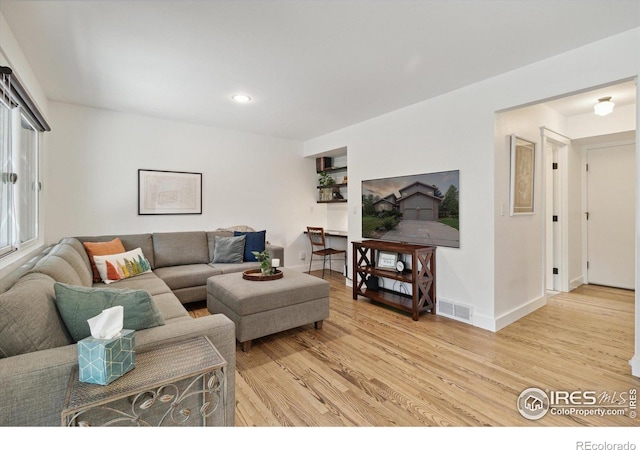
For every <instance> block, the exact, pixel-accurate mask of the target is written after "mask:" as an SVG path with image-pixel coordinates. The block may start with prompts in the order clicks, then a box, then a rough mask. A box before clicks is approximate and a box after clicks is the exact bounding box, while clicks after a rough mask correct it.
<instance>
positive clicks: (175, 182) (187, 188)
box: [138, 169, 202, 216]
mask: <svg viewBox="0 0 640 450" xmlns="http://www.w3.org/2000/svg"><path fill="white" fill-rule="evenodd" d="M176 214H202V173H199V172H176V171H171V170H151V169H138V215H141V216H144V215H176Z"/></svg>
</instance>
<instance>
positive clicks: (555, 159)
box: [541, 127, 571, 292]
mask: <svg viewBox="0 0 640 450" xmlns="http://www.w3.org/2000/svg"><path fill="white" fill-rule="evenodd" d="M541 141H542V149H543V161H544V168H545V170H544V178H545V192H546V198H545V206H546V207H545V214H544V215H543V216H544V219H543V220H544V229H545V235H546V240H545V242H546V249H545V255H546V264H545V267H546V269H545V288H546V290H547V291H555V292H569V275H568V274H569V267H568V266H569V246H568V234H569V232H568V214H567V204H568V199H567V185H566V180H567V171H568V164H569V162H568V152H569V146H570V142H571V141H570V140H569V138H567V137H566V136H563V135H561V134H559V133H556V132H555V131H552V130H549V129H548V128H545V127H542V128H541Z"/></svg>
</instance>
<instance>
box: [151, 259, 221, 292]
mask: <svg viewBox="0 0 640 450" xmlns="http://www.w3.org/2000/svg"><path fill="white" fill-rule="evenodd" d="M221 273H222V271H221V270H220V269H214V268H213V267H211V266H209V265H207V264H186V265H182V266H172V267H161V268H159V269H156V270H155V274H156V275H158V277H160V279H162V281H164V282H165V283H167V285H168V286H169V288H171V290H172V291H175V290H176V289H182V288H186V287H192V286H206V284H207V279H208V278H209V277H212V276H214V275H219V274H221Z"/></svg>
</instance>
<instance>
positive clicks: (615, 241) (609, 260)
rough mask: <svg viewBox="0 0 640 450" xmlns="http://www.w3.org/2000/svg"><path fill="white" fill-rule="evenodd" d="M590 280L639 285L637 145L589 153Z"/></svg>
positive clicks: (589, 151)
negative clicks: (636, 212) (636, 237)
mask: <svg viewBox="0 0 640 450" xmlns="http://www.w3.org/2000/svg"><path fill="white" fill-rule="evenodd" d="M587 164H588V169H587V212H588V218H587V219H588V220H587V261H588V266H587V267H588V268H587V279H588V282H589V283H590V284H601V285H604V286H612V287H619V288H624V289H634V286H635V283H634V281H635V238H634V236H635V235H634V227H635V145H634V144H628V145H617V146H612V147H607V148H598V149H591V150H587Z"/></svg>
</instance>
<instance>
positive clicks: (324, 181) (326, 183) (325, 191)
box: [318, 171, 336, 201]
mask: <svg viewBox="0 0 640 450" xmlns="http://www.w3.org/2000/svg"><path fill="white" fill-rule="evenodd" d="M335 183H336V180H334V179H333V177H332V176H331V175H329V174H328V173H327V172H324V171H323V172H320V175H319V176H318V184H319V185H320V186H321V187H320V200H321V201H326V200H331V198H332V197H331V196H332V192H333V189H331V186H333V185H334V184H335Z"/></svg>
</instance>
